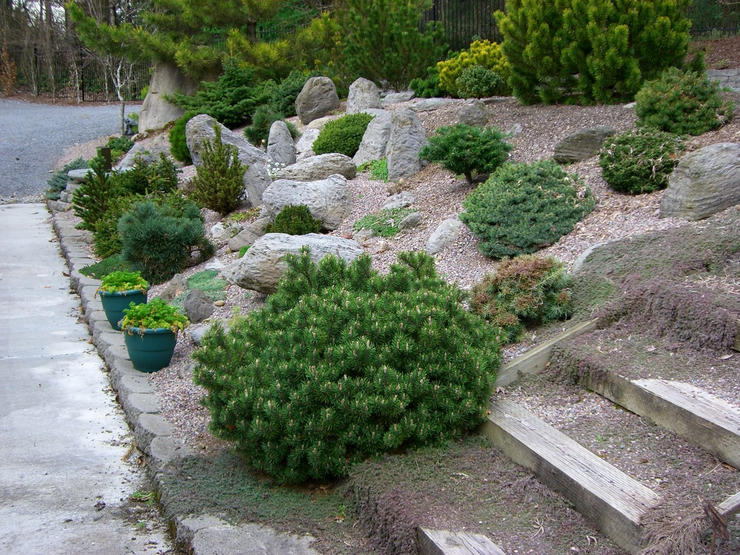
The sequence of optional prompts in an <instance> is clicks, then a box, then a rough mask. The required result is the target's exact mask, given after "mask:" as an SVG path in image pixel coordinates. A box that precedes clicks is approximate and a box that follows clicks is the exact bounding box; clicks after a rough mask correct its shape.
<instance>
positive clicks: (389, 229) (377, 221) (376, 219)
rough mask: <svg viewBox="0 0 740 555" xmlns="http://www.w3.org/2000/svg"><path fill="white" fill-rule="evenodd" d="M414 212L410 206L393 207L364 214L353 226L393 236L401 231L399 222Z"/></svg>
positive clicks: (356, 228) (377, 233)
mask: <svg viewBox="0 0 740 555" xmlns="http://www.w3.org/2000/svg"><path fill="white" fill-rule="evenodd" d="M412 212H413V210H412V209H410V208H393V209H391V210H381V211H380V212H376V213H374V214H368V215H367V216H363V217H362V218H360V219H359V220H357V221H356V222H355V225H354V226H352V227H353V229H354V230H355V231H360V230H361V229H371V230H373V231H374V232H375V233H376V235H380V236H381V237H393V236H394V235H395V234H396V233H398V232H399V229H398V224H400V223H401V220H403V219H404V218H405V217H406V216H408V215H409V214H411V213H412Z"/></svg>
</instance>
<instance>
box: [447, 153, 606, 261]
mask: <svg viewBox="0 0 740 555" xmlns="http://www.w3.org/2000/svg"><path fill="white" fill-rule="evenodd" d="M594 204H595V201H594V198H593V195H592V194H591V191H590V190H588V189H586V190H585V191H583V192H581V191H579V188H578V183H577V181H576V180H575V178H574V177H572V176H569V175H568V174H566V173H565V172H564V171H563V170H562V168H561V167H560V166H558V165H557V164H556V163H555V162H553V161H551V160H545V161H540V162H534V163H532V164H504V165H503V166H502V167H501V168H499V169H498V171H496V173H494V174H493V175H491V177H490V178H489V179H488V181H486V182H485V183H484V184H483V185H480V186H479V187H478V188H477V189H476V190H474V191H473V192H472V193H470V195H468V197H467V198H466V199H465V200H464V201H463V207H464V208H465V212H464V213H462V214H460V219H461V220H462V221H463V222H464V223H465V224H467V226H468V227H469V228H470V231H472V232H473V234H474V235H475V236H476V237H478V239H479V243H478V249H479V250H480V251H481V252H482V253H483V254H484V255H486V256H489V257H491V258H503V257H506V256H517V255H519V254H529V253H532V252H535V251H537V250H539V249H542V248H544V247H547V246H549V245H552V244H553V243H554V242H555V241H557V240H558V239H560V238H561V237H562V236H563V235H565V234H567V233H570V232H571V231H572V230H573V227H574V226H575V224H576V222H578V221H579V220H580V219H581V218H583V216H585V215H586V214H588V213H589V212H591V210H593V207H594Z"/></svg>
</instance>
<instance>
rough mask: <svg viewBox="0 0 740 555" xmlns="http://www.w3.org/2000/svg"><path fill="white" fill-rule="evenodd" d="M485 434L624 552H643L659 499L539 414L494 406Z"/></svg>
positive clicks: (505, 404) (504, 403) (500, 402)
mask: <svg viewBox="0 0 740 555" xmlns="http://www.w3.org/2000/svg"><path fill="white" fill-rule="evenodd" d="M490 411H491V414H490V415H489V417H488V419H487V421H486V423H485V424H484V425H483V428H482V432H483V433H484V434H485V435H486V436H487V437H488V438H489V439H490V440H491V441H492V442H493V443H494V444H495V445H497V446H498V447H499V448H500V449H501V450H502V451H504V453H505V454H506V455H507V456H508V457H510V458H511V459H512V460H513V461H514V462H516V463H518V464H520V465H522V466H524V467H526V468H529V469H530V470H532V471H533V472H534V473H535V474H536V475H537V477H538V478H539V479H540V481H542V482H543V483H544V484H546V485H547V486H548V487H550V488H552V489H554V490H556V491H558V492H560V493H561V494H563V495H564V496H565V497H566V498H567V499H569V500H570V501H571V502H572V503H573V504H574V505H575V507H576V509H577V510H578V511H579V512H580V513H581V514H582V515H584V516H585V517H586V518H588V519H590V520H591V521H592V522H593V523H594V524H595V525H596V526H597V528H599V529H600V530H601V531H602V532H604V533H605V534H606V535H607V536H609V537H610V538H611V539H612V540H614V541H615V542H616V543H617V544H618V545H619V546H620V547H622V548H623V549H625V550H627V551H629V552H631V553H635V552H637V551H639V550H640V548H641V544H642V542H641V537H642V528H641V526H640V519H641V517H642V515H643V514H644V513H645V511H646V510H648V509H649V508H650V507H653V506H654V505H655V504H657V503H658V500H659V498H658V496H657V495H656V494H655V493H654V492H653V491H652V490H650V489H648V488H647V487H645V486H643V485H642V484H641V483H639V482H638V481H636V480H634V479H632V478H630V477H629V476H627V475H626V474H624V473H623V472H622V471H620V470H618V469H617V468H615V467H614V466H612V465H611V464H609V463H607V462H606V461H604V460H603V459H600V458H599V457H597V456H596V455H594V454H593V453H592V452H591V451H589V450H587V449H585V448H584V447H583V446H581V445H580V444H579V443H577V442H575V441H573V440H572V439H570V438H569V437H568V436H566V435H565V434H563V433H561V432H559V431H558V430H556V429H555V428H553V427H552V426H550V425H548V424H546V423H545V422H543V421H542V420H540V419H539V418H537V417H536V416H535V415H533V414H532V413H530V412H529V411H527V410H526V409H524V408H522V407H520V406H519V405H517V404H515V403H512V402H510V401H506V400H496V401H494V402H492V403H491V405H490Z"/></svg>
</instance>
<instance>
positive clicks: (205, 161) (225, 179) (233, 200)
mask: <svg viewBox="0 0 740 555" xmlns="http://www.w3.org/2000/svg"><path fill="white" fill-rule="evenodd" d="M214 131H215V133H216V136H215V137H214V139H213V141H210V140H205V141H204V142H203V153H202V155H201V157H202V163H201V165H200V166H198V167H197V168H196V169H195V171H196V175H195V177H194V178H193V192H192V193H191V198H192V199H193V200H194V201H195V202H197V203H198V204H200V205H201V206H203V207H205V208H208V209H210V210H215V211H216V212H218V213H219V214H221V215H222V216H224V215H226V214H228V213H229V212H231V211H232V210H234V209H236V208H237V207H238V206H239V203H240V202H241V200H242V199H243V198H244V181H243V179H244V172H245V171H246V170H247V167H246V166H245V165H243V164H242V163H241V162H240V161H239V153H238V151H237V149H236V147H235V146H233V145H228V144H224V142H223V141H222V140H221V126H219V125H217V126H215V127H214Z"/></svg>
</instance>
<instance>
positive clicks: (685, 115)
mask: <svg viewBox="0 0 740 555" xmlns="http://www.w3.org/2000/svg"><path fill="white" fill-rule="evenodd" d="M733 110H734V106H733V105H732V103H731V102H729V101H723V100H722V99H721V98H720V96H719V85H718V84H717V83H716V82H713V81H710V80H709V78H708V77H707V76H706V74H699V73H693V72H684V71H681V70H680V69H677V68H670V69H668V70H666V71H665V72H664V73H663V75H661V77H660V78H659V79H656V80H655V81H649V82H647V83H645V85H643V87H642V88H641V89H640V91H639V92H638V93H637V95H636V96H635V113H636V114H637V117H638V118H639V122H638V124H639V125H646V126H651V127H657V128H658V129H660V130H661V131H668V132H670V133H676V134H679V135H682V134H689V135H701V134H702V133H705V132H707V131H709V130H711V129H716V128H718V127H720V126H722V125H724V124H725V123H727V122H728V121H730V119H732V115H733Z"/></svg>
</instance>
